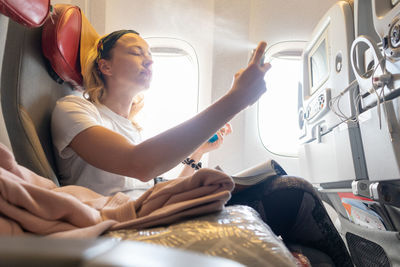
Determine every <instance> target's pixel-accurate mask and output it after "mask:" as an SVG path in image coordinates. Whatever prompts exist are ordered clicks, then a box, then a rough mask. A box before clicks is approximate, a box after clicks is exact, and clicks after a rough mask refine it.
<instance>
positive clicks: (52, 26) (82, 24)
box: [42, 4, 99, 90]
mask: <svg viewBox="0 0 400 267" xmlns="http://www.w3.org/2000/svg"><path fill="white" fill-rule="evenodd" d="M98 37H99V35H98V34H97V32H96V31H95V30H94V28H93V27H92V25H91V24H90V23H89V21H88V20H87V19H86V17H85V16H84V14H83V13H82V12H81V10H80V8H79V7H77V6H72V5H65V4H59V5H55V6H54V8H53V12H52V15H51V17H49V18H48V19H47V20H46V22H45V24H44V25H43V32H42V50H43V54H44V56H45V57H46V58H47V60H48V61H49V63H50V66H51V68H52V70H53V71H54V72H55V73H56V74H57V76H58V78H60V79H61V80H62V81H66V82H69V83H71V84H72V86H73V87H74V88H75V89H78V90H83V78H82V74H81V62H82V60H83V57H84V56H85V55H86V54H87V53H86V50H85V49H86V48H87V47H92V46H93V45H94V43H95V41H96V39H97V38H98ZM82 50H83V52H81V51H82ZM52 76H53V75H52ZM53 78H54V76H53ZM58 82H59V81H58Z"/></svg>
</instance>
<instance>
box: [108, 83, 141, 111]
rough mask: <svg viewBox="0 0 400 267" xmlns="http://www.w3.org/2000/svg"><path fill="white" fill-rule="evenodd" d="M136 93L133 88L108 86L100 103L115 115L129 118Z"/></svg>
mask: <svg viewBox="0 0 400 267" xmlns="http://www.w3.org/2000/svg"><path fill="white" fill-rule="evenodd" d="M111 88H112V89H111ZM136 91H137V90H134V89H133V88H123V87H121V86H119V87H118V88H117V87H116V86H115V87H110V86H108V88H107V89H106V93H105V94H104V95H103V97H102V98H101V100H100V102H101V103H102V104H103V105H105V106H106V107H108V108H109V109H111V110H112V111H113V112H115V113H116V114H118V115H120V116H122V117H125V118H129V114H130V112H131V108H132V103H133V100H134V97H135V96H136V94H137V93H138V92H136Z"/></svg>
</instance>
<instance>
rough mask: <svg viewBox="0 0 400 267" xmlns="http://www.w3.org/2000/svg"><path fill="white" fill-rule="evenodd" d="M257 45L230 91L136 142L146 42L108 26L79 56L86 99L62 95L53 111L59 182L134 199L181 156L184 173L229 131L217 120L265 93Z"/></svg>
mask: <svg viewBox="0 0 400 267" xmlns="http://www.w3.org/2000/svg"><path fill="white" fill-rule="evenodd" d="M265 47H266V43H264V42H261V43H260V44H259V46H258V48H257V52H256V53H255V55H254V58H253V59H252V61H251V62H250V64H249V66H248V67H247V68H246V69H245V70H242V71H240V72H238V73H237V74H236V75H235V81H234V84H233V86H232V88H231V89H230V90H229V91H228V92H227V93H226V94H225V95H224V96H223V97H222V98H221V99H219V100H218V101H217V102H216V103H214V104H213V105H211V106H210V107H209V108H207V109H206V110H204V111H203V112H201V113H199V114H198V115H196V116H195V117H194V118H192V119H190V120H188V121H186V122H184V123H182V124H180V125H178V126H176V127H174V128H172V129H170V130H168V131H166V132H164V133H161V134H159V135H157V136H155V137H153V138H150V139H148V140H146V141H144V142H140V134H139V130H138V126H137V125H136V123H135V122H134V121H133V123H132V120H133V117H134V115H135V114H136V113H137V111H138V109H139V108H140V105H141V102H140V93H141V92H143V91H144V90H146V89H148V88H149V85H150V81H151V77H152V70H151V67H152V63H153V61H152V58H151V54H150V50H149V46H148V44H147V43H146V41H145V40H144V39H143V38H141V37H140V36H139V34H137V33H136V32H135V31H126V30H122V31H116V32H113V33H111V34H109V35H107V36H105V37H103V38H101V39H100V40H99V41H98V45H97V46H96V47H94V48H93V49H92V50H91V51H90V52H89V55H88V57H87V64H86V68H85V70H84V81H85V88H86V91H85V94H84V96H85V97H86V99H84V98H81V97H77V96H68V97H65V98H63V99H61V100H59V101H58V103H57V105H56V107H55V110H54V112H53V117H52V136H53V143H54V145H55V147H56V149H57V153H56V154H57V157H58V167H59V171H60V174H61V177H60V179H61V183H62V184H77V185H82V186H86V187H89V188H91V189H92V190H94V191H97V192H99V193H101V194H104V195H110V194H114V193H116V192H119V191H126V192H127V191H129V192H130V193H131V195H132V196H138V195H140V194H141V193H142V192H143V190H145V189H147V188H149V186H150V185H151V181H152V179H153V178H155V177H157V176H159V175H160V174H162V173H164V172H166V171H168V170H170V169H172V168H173V167H175V166H176V165H178V164H179V163H180V162H182V160H184V159H186V158H187V157H189V160H188V161H186V162H187V163H190V165H188V166H187V167H186V168H185V169H184V170H183V173H182V175H189V174H191V173H192V172H193V170H191V169H192V166H194V167H195V168H196V167H198V166H199V165H198V160H199V159H200V158H201V156H202V154H203V153H205V152H207V151H209V150H210V149H212V148H213V146H214V147H217V146H218V145H220V143H221V142H222V135H221V132H219V133H218V134H219V140H220V141H217V143H215V144H211V143H210V144H207V143H206V140H207V139H208V138H210V137H211V136H212V135H213V134H214V133H215V132H218V131H219V129H221V127H222V129H223V131H225V132H226V133H227V134H229V132H230V127H229V126H228V127H224V125H225V124H226V123H227V122H228V121H229V120H230V119H231V118H232V117H233V116H234V115H236V114H237V113H238V112H240V111H241V110H243V109H244V108H246V107H247V106H249V105H251V104H252V103H254V102H255V101H256V100H257V99H258V98H259V97H260V96H261V95H262V94H263V93H264V92H265V90H266V88H265V82H264V74H265V72H266V71H267V70H268V69H269V67H270V65H269V64H263V65H260V64H259V62H260V59H261V56H262V54H263V52H264V50H265ZM202 144H203V145H202ZM196 149H197V150H196ZM192 160H194V162H195V164H193V162H192ZM128 177H134V178H128ZM149 182H150V183H149Z"/></svg>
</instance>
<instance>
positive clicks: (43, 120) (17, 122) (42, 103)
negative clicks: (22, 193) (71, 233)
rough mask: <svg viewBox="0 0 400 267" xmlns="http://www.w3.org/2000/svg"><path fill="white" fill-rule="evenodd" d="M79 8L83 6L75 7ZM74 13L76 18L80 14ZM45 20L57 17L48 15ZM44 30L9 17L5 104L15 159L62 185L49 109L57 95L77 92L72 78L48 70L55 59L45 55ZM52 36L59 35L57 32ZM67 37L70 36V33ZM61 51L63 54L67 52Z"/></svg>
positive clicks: (2, 86) (2, 100) (4, 72)
mask: <svg viewBox="0 0 400 267" xmlns="http://www.w3.org/2000/svg"><path fill="white" fill-rule="evenodd" d="M55 12H57V10H56V11H55ZM75 12H80V10H79V9H75ZM72 13H73V12H72ZM79 14H80V13H79ZM53 17H55V18H57V16H53ZM60 17H61V18H63V17H64V16H60ZM72 17H74V18H77V16H76V14H75V16H72ZM64 18H65V17H64ZM46 23H57V21H54V18H51V17H49V18H48V19H47V21H46ZM46 23H45V26H44V27H46ZM77 25H78V24H75V25H74V27H77ZM78 26H79V25H78ZM55 29H56V30H59V28H57V27H56V28H55ZM42 30H43V29H42V28H27V27H24V26H22V25H20V24H18V23H17V22H15V21H12V20H10V21H9V25H8V31H7V35H6V44H5V48H4V59H3V67H2V75H1V104H2V110H3V116H4V121H5V124H6V128H7V132H8V136H9V139H10V143H11V147H12V150H13V152H14V155H15V158H16V160H17V162H19V164H21V165H23V166H25V167H27V168H29V169H30V170H32V171H34V172H36V173H37V174H39V175H42V176H44V177H47V178H49V179H51V180H53V181H54V182H55V183H56V184H58V180H57V176H56V173H57V171H56V165H55V158H54V154H53V144H52V138H51V131H50V122H51V113H52V111H53V108H54V106H55V103H56V101H57V99H59V98H60V97H63V96H65V95H68V94H73V93H74V89H73V87H72V86H71V85H70V84H69V83H62V84H60V83H59V81H60V80H58V82H56V81H55V80H53V79H52V77H51V76H50V75H49V73H48V69H52V68H51V64H52V63H50V62H49V61H48V59H45V57H43V53H42V42H41V39H42ZM65 33H66V34H68V32H65V31H64V34H65ZM79 34H80V30H79ZM53 37H55V38H57V35H53ZM70 37H72V36H70ZM79 38H80V35H79V36H78V40H79ZM64 40H66V41H67V42H68V41H69V40H68V38H64ZM45 42H46V43H47V42H50V40H45ZM78 43H79V41H78ZM60 48H62V45H60ZM77 49H78V51H76V54H78V57H77V58H76V60H77V61H78V63H77V64H73V66H74V67H77V68H76V70H77V72H78V73H79V71H80V67H79V47H78V48H77ZM62 52H63V51H62ZM58 56H59V57H63V53H61V54H59V55H58ZM50 61H52V60H50ZM52 73H55V72H54V71H52ZM79 74H80V73H79Z"/></svg>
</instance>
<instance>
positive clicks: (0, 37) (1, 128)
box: [0, 14, 11, 149]
mask: <svg viewBox="0 0 400 267" xmlns="http://www.w3.org/2000/svg"><path fill="white" fill-rule="evenodd" d="M7 27H8V18H7V17H6V16H3V15H1V14H0V33H1V34H0V80H1V66H2V62H3V55H4V46H5V44H6V33H7ZM0 88H1V87H0ZM0 143H2V144H4V145H6V146H7V147H8V148H9V149H11V144H10V139H9V138H8V133H7V130H6V125H5V123H4V118H3V111H2V108H1V90H0Z"/></svg>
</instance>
